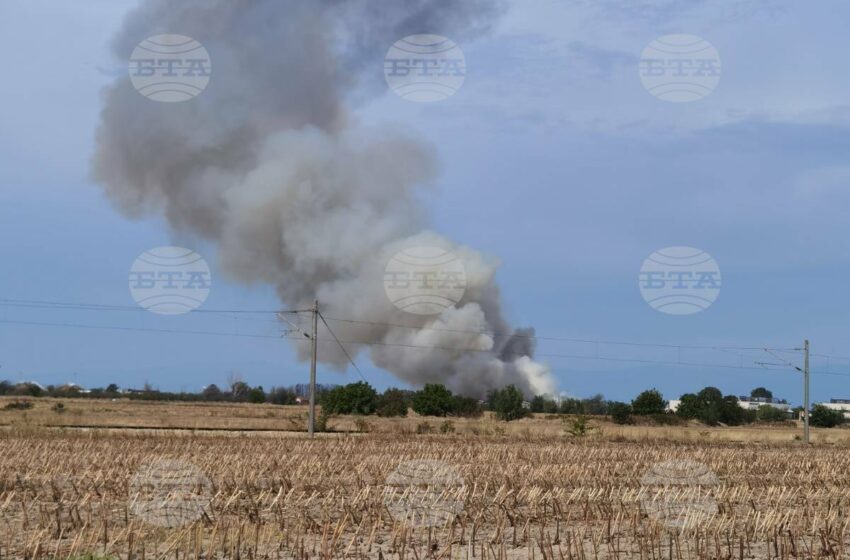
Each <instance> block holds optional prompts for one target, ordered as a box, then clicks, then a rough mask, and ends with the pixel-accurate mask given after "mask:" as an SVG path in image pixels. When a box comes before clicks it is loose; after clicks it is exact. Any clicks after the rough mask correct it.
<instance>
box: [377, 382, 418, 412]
mask: <svg viewBox="0 0 850 560" xmlns="http://www.w3.org/2000/svg"><path fill="white" fill-rule="evenodd" d="M409 406H410V392H409V391H402V390H401V389H396V388H395V387H390V388H389V389H387V390H386V391H384V394H383V395H381V396H380V397H378V406H377V409H376V412H377V413H378V416H383V417H384V418H389V417H392V416H407V409H408V407H409Z"/></svg>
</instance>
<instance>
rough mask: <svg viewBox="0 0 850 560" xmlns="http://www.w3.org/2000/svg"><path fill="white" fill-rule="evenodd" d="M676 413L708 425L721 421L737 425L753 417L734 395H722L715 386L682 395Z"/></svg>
mask: <svg viewBox="0 0 850 560" xmlns="http://www.w3.org/2000/svg"><path fill="white" fill-rule="evenodd" d="M676 414H677V415H678V416H680V417H682V418H690V419H695V420H699V421H700V422H702V423H704V424H708V425H709V426H715V425H717V424H721V423H722V424H727V425H730V426H737V425H739V424H743V423H745V422H749V421H752V419H753V416H751V415H748V412H747V411H746V410H744V409H743V408H741V407H740V405H738V399H737V398H736V397H734V396H732V395H727V396H725V397H724V396H723V393H721V392H720V389H717V388H716V387H706V388H705V389H703V390H702V391H700V392H699V393H697V394H696V395H694V394H693V393H687V394H684V395H682V396H681V403H680V404H679V408H678V409H677V410H676Z"/></svg>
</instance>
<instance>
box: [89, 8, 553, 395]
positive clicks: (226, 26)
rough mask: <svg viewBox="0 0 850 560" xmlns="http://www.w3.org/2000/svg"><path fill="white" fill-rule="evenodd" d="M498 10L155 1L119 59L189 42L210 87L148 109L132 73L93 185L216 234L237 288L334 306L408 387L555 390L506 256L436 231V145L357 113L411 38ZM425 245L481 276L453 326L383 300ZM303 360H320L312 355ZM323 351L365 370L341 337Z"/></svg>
mask: <svg viewBox="0 0 850 560" xmlns="http://www.w3.org/2000/svg"><path fill="white" fill-rule="evenodd" d="M499 11H500V10H499V7H498V6H497V5H496V4H495V3H494V2H493V1H492V0H463V1H454V2H449V1H431V0H417V1H410V0H405V1H398V2H374V1H371V0H362V1H361V0H355V1H343V0H336V1H332V0H324V1H319V0H311V1H309V2H303V1H295V0H293V1H287V0H196V1H174V0H150V1H145V2H142V3H141V5H140V6H139V7H138V8H137V9H136V10H134V11H133V12H132V13H131V14H130V15H129V16H128V17H127V19H126V21H125V24H124V28H123V29H122V30H121V32H120V33H119V34H118V36H117V38H116V39H115V42H114V52H115V55H116V56H117V57H118V58H119V59H121V60H127V58H128V57H129V53H130V52H132V50H133V48H134V47H135V46H136V44H137V43H139V42H140V41H141V40H143V39H145V38H147V37H149V36H153V35H157V34H162V33H176V34H182V35H187V36H190V37H193V38H195V39H197V40H199V41H200V42H201V43H202V44H203V45H204V47H206V49H207V50H208V51H209V53H210V57H211V60H212V76H211V80H210V84H209V87H207V89H206V90H205V91H204V92H203V93H201V94H200V95H199V96H198V97H196V98H194V99H192V100H190V101H187V102H182V103H157V102H153V101H150V100H148V99H145V98H144V97H143V96H141V95H140V94H139V93H137V92H136V91H135V90H134V89H133V87H132V85H131V84H130V81H129V78H122V79H120V80H118V81H117V82H116V83H115V84H113V85H112V86H111V87H109V88H108V89H107V90H106V91H105V93H104V108H103V111H102V122H101V125H100V127H99V128H98V130H97V151H96V154H95V156H94V176H95V178H96V180H97V181H98V182H99V183H100V184H102V185H103V187H104V190H105V192H106V194H107V196H108V197H109V199H110V200H111V201H112V202H113V203H114V204H115V205H116V206H117V207H118V208H119V209H120V210H121V211H122V212H124V213H125V214H126V215H128V216H131V217H137V216H143V215H146V214H151V213H155V214H162V215H164V216H165V218H166V219H167V221H168V223H169V224H170V226H171V228H173V230H174V231H176V232H192V233H193V234H196V235H201V236H203V237H205V238H207V239H210V240H212V241H214V242H216V243H217V245H218V248H219V260H220V264H221V266H222V268H223V270H224V271H225V272H226V273H228V274H229V275H230V276H231V277H232V278H233V279H235V280H238V281H241V282H245V283H255V282H264V283H269V284H272V285H274V286H276V287H277V292H278V294H279V296H280V299H281V301H282V302H283V303H284V304H286V306H288V307H296V308H305V307H310V306H311V304H312V301H313V300H314V299H315V298H318V299H319V300H320V302H321V305H322V310H323V314H324V315H326V316H327V317H331V318H333V317H337V318H355V319H358V320H359V321H362V322H358V323H351V322H337V323H335V324H334V323H332V327H333V329H334V332H335V333H336V334H337V335H338V336H339V338H340V339H341V340H346V341H360V342H364V343H365V342H375V341H377V342H380V343H381V344H378V345H368V346H366V345H362V346H361V345H347V346H348V348H349V351H350V352H351V353H352V354H353V353H355V352H357V351H360V350H361V349H368V352H369V353H370V357H371V359H372V361H373V362H374V363H375V365H377V366H379V367H382V368H385V369H386V370H388V371H390V372H391V373H393V374H394V375H396V376H397V377H398V378H400V379H403V380H405V381H407V382H410V383H411V384H414V385H421V384H423V383H427V382H441V383H445V384H446V385H447V386H449V387H451V388H452V389H454V390H456V391H458V392H461V393H464V394H468V395H473V396H479V395H482V394H484V393H485V392H486V391H487V390H488V389H491V388H495V387H500V386H503V385H505V384H508V383H514V384H516V385H517V386H518V387H520V388H521V389H522V390H523V391H525V392H526V393H527V394H538V393H551V392H553V390H554V384H553V382H552V378H551V376H550V375H549V372H548V369H547V368H546V367H545V366H543V365H542V364H539V363H537V362H535V361H534V360H533V359H532V354H533V344H532V341H533V338H530V337H529V335H531V334H533V331H530V330H529V331H522V332H517V333H516V335H510V334H508V335H506V334H505V333H511V329H510V327H509V325H507V323H506V321H505V320H504V318H503V316H502V311H501V303H500V295H499V290H498V287H497V286H496V285H495V283H494V279H493V278H494V274H495V270H496V263H494V262H492V261H490V260H488V259H486V258H484V257H483V256H482V255H480V254H479V253H477V252H475V251H473V250H472V249H469V248H467V247H463V246H459V245H457V244H455V243H453V242H451V241H450V240H447V239H444V238H442V237H441V236H439V235H438V234H436V233H433V232H431V231H428V229H427V224H426V222H425V219H424V217H423V213H422V211H421V210H420V208H419V205H418V203H417V201H416V197H417V191H418V189H420V188H421V187H422V185H424V184H427V183H428V182H429V181H430V180H431V179H432V178H433V177H434V175H435V173H436V169H435V163H434V157H433V154H432V150H431V148H429V147H428V146H426V145H423V144H422V143H421V142H419V141H418V140H416V139H415V138H410V137H407V136H404V135H402V134H400V133H399V132H397V131H396V130H392V129H387V128H385V129H364V128H362V127H358V126H356V125H353V124H352V122H351V121H352V120H353V119H352V117H351V115H350V113H349V108H350V107H351V106H352V105H356V103H357V101H358V100H363V99H366V98H368V96H369V95H370V94H377V95H379V94H381V93H383V92H382V90H378V89H377V87H378V86H376V85H375V84H379V83H380V84H383V80H382V77H381V76H380V72H381V68H382V59H383V56H384V54H385V53H386V51H387V49H388V48H389V46H390V45H391V44H392V43H394V42H395V41H396V40H398V39H400V38H402V37H404V36H406V35H409V34H412V33H423V32H426V33H438V34H442V35H445V36H450V37H451V38H453V39H455V40H460V39H462V38H469V37H470V36H473V35H475V34H478V33H480V32H483V31H485V30H486V29H487V27H488V26H489V24H490V23H491V22H492V21H494V19H495V17H496V16H497V15H498V13H499ZM379 80H380V81H379ZM364 84H372V85H371V86H369V85H364ZM416 245H431V246H441V247H448V248H451V250H452V251H453V252H454V253H455V254H457V255H458V256H459V257H460V258H461V259H462V261H463V262H464V266H465V268H466V276H467V285H468V287H467V290H466V293H465V295H464V298H463V300H462V301H461V302H460V303H459V304H458V306H457V307H456V308H449V309H446V310H445V311H444V312H443V313H442V314H440V315H439V316H436V317H431V316H420V315H411V314H408V313H404V312H402V311H400V310H398V309H396V308H395V307H394V306H393V305H392V304H391V302H390V301H389V300H388V298H387V296H386V294H385V292H384V286H383V272H384V268H385V266H386V263H387V260H388V259H389V257H390V256H391V255H393V254H394V253H396V252H397V251H399V250H401V249H404V248H407V247H411V246H416ZM408 327H413V328H408ZM460 331H463V332H460ZM470 331H471V332H470ZM485 333H486V334H485ZM327 338H329V336H328V333H326V332H325V333H322V332H320V339H327ZM420 347H431V348H427V349H426V348H420ZM434 347H436V348H434ZM298 351H299V353H300V357H301V358H302V359H305V358H306V357H307V348H306V345H303V344H301V345H298ZM320 359H321V361H322V362H324V363H327V364H329V365H332V366H334V367H337V368H339V369H343V368H345V367H346V365H347V363H348V360H347V358H346V357H345V355H344V354H343V353H342V352H341V351H340V350H339V349H338V347H336V346H335V345H330V344H324V345H323V346H322V347H321V353H320Z"/></svg>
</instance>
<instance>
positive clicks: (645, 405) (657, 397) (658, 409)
mask: <svg viewBox="0 0 850 560" xmlns="http://www.w3.org/2000/svg"><path fill="white" fill-rule="evenodd" d="M666 410H667V401H665V400H664V397H663V396H662V395H661V393H660V392H659V391H658V390H657V389H649V390H648V391H644V392H643V393H641V394H639V395H638V396H637V397H635V400H633V401H632V412H633V413H634V414H637V415H639V416H646V415H649V414H664V412H665V411H666Z"/></svg>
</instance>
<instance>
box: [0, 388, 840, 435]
mask: <svg viewBox="0 0 850 560" xmlns="http://www.w3.org/2000/svg"><path fill="white" fill-rule="evenodd" d="M307 394H308V386H307V385H306V384H297V385H291V386H287V387H272V388H271V389H270V390H268V391H266V390H265V389H263V387H262V385H258V386H255V387H252V386H250V385H249V384H247V383H246V382H245V381H243V380H242V379H241V378H239V377H238V376H232V378H231V379H230V380H229V381H228V384H227V387H226V388H220V387H218V386H217V385H215V384H210V385H207V386H206V387H204V389H203V390H202V391H200V392H197V393H192V392H185V391H180V392H168V391H160V390H159V389H154V388H152V387H150V386H149V385H148V384H145V385H144V387H143V388H142V389H130V390H122V389H121V388H120V387H119V386H118V385H117V384H114V383H113V384H110V385H108V386H107V387H98V388H93V389H90V390H83V389H82V388H80V387H78V386H76V385H72V384H67V385H60V386H54V385H48V386H46V387H42V386H41V385H39V384H37V383H32V382H23V383H12V382H10V381H0V395H7V396H8V395H11V396H22V397H76V398H94V399H96V398H127V399H135V400H158V401H206V402H244V403H258V404H259V403H269V404H277V405H294V404H299V402H300V403H301V404H303V403H306V395H307ZM316 394H317V396H316V399H317V403H318V404H319V405H321V407H322V414H323V415H324V416H328V415H334V414H337V415H338V414H355V415H373V414H374V415H377V416H382V417H392V416H406V415H407V413H408V410H413V411H414V412H416V413H417V414H419V415H421V416H455V417H471V418H474V417H478V416H481V414H483V412H484V411H485V410H489V411H492V412H493V413H494V414H495V416H496V417H497V418H498V419H500V420H505V421H512V420H519V419H520V418H524V417H526V416H528V415H529V414H531V413H543V414H562V415H563V414H570V415H579V416H609V417H610V418H611V419H612V420H613V421H614V422H616V423H618V424H629V423H633V422H635V421H636V420H638V419H641V421H644V422H646V421H651V422H655V423H659V424H672V423H677V422H680V421H687V420H697V421H699V422H701V423H703V424H707V425H710V426H716V425H721V424H722V425H727V426H739V425H743V424H750V423H753V422H783V421H786V420H788V419H789V415H788V413H787V412H786V411H784V410H782V409H780V408H777V407H774V406H770V404H771V403H773V402H776V401H773V400H772V399H773V393H772V392H771V391H769V390H768V389H766V388H764V387H757V388H755V389H753V390H752V391H751V393H750V397H751V398H752V399H753V400H756V401H757V402H759V404H760V405H761V406H759V407H758V408H757V409H756V410H749V409H746V408H743V407H741V406H740V405H739V403H738V400H739V399H738V397H736V396H734V395H724V394H723V393H722V392H721V391H720V389H717V388H716V387H705V388H704V389H702V390H701V391H699V392H697V393H686V394H684V395H682V396H681V397H680V399H679V401H680V403H679V406H678V408H677V409H676V411H675V412H673V411H670V410H668V401H666V400H665V399H664V397H663V395H662V394H661V392H660V391H658V390H657V389H654V388H653V389H648V390H646V391H643V392H641V393H640V394H638V395H637V396H636V397H635V398H634V399H633V400H632V401H631V402H628V403H627V402H621V401H611V400H606V399H605V397H604V396H603V395H601V394H597V395H594V396H592V397H589V398H574V397H567V398H560V399H555V398H552V397H551V396H547V395H537V396H535V397H533V398H532V399H531V400H530V401H526V400H525V398H524V396H523V393H522V392H521V391H520V390H519V389H518V388H517V387H515V386H514V385H508V386H506V387H503V388H501V389H496V390H492V391H490V392H489V393H487V395H486V397H485V398H484V399H476V398H473V397H468V396H463V395H457V394H454V393H452V391H451V390H449V389H448V388H447V387H445V386H444V385H442V384H439V383H431V384H426V385H425V386H424V387H422V388H421V389H419V390H415V391H414V390H408V389H399V388H396V387H390V388H389V389H387V390H385V391H384V392H383V393H378V392H377V391H376V390H375V389H374V388H373V387H372V386H371V385H369V384H368V383H366V382H363V381H359V382H357V383H349V384H347V385H322V384H319V385H317V391H316ZM802 410H803V409H802V407H797V408H795V409H793V410H792V412H793V413H797V414H799V413H800V412H801V411H802ZM809 420H810V422H811V425H812V426H815V427H828V428H829V427H834V426H839V425H841V424H844V423H845V422H846V419H845V417H844V414H843V413H842V412H841V411H838V410H832V409H829V408H827V407H825V406H822V405H814V406H813V407H812V409H811V410H810V415H809Z"/></svg>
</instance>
